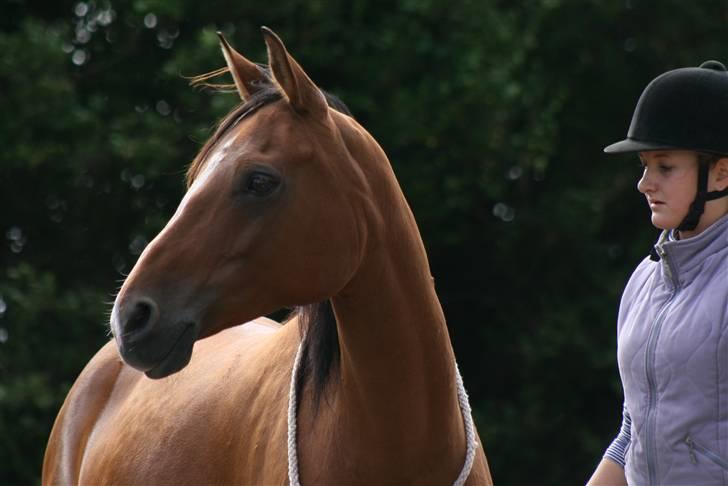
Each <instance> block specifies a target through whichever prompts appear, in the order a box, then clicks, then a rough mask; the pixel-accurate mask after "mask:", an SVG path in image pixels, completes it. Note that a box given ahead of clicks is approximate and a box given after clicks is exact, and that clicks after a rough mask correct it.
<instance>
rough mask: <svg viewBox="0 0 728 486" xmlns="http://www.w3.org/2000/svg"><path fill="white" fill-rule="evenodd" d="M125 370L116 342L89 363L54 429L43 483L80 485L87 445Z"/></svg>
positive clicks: (49, 443)
mask: <svg viewBox="0 0 728 486" xmlns="http://www.w3.org/2000/svg"><path fill="white" fill-rule="evenodd" d="M122 367H123V363H122V361H121V358H120V357H119V355H118V353H117V351H116V347H115V345H114V342H113V341H110V342H108V343H106V345H104V346H103V347H102V348H101V349H100V350H99V351H98V352H97V353H96V355H95V356H94V357H93V358H92V359H91V361H89V363H88V364H87V365H86V367H85V368H84V369H83V371H81V374H80V375H79V377H78V378H77V379H76V382H75V383H74V384H73V387H71V390H70V391H69V393H68V395H67V396H66V399H65V401H64V402H63V406H62V407H61V410H60V412H59V413H58V416H57V417H56V421H55V423H54V425H53V430H52V431H51V435H50V438H49V439H48V446H47V448H46V452H45V457H44V460H43V473H42V478H43V479H42V482H43V484H44V485H46V484H47V485H50V484H54V485H55V484H77V483H78V480H79V471H80V468H81V464H82V461H83V456H84V452H85V449H86V443H87V441H88V438H89V436H90V434H91V432H92V431H93V429H94V425H95V423H96V421H97V419H98V417H99V416H100V415H101V413H102V411H103V409H104V407H105V406H106V404H107V402H108V399H109V396H110V395H111V392H112V390H113V388H114V384H115V383H116V380H117V377H118V376H119V372H120V370H121V369H122Z"/></svg>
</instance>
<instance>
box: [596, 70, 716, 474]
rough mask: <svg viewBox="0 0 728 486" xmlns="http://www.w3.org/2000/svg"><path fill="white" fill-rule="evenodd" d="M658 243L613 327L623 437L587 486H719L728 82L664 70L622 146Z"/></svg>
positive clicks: (615, 148)
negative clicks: (631, 159) (635, 167)
mask: <svg viewBox="0 0 728 486" xmlns="http://www.w3.org/2000/svg"><path fill="white" fill-rule="evenodd" d="M604 150H605V152H608V153H625V152H635V153H638V154H639V157H640V160H641V161H642V166H643V169H644V171H643V174H642V178H641V179H640V181H639V183H638V185H637V188H638V190H639V191H640V192H641V193H642V194H644V195H645V197H646V199H647V203H648V204H649V206H650V210H651V211H652V224H653V225H654V226H656V227H657V228H660V229H662V230H663V231H662V234H661V236H660V238H659V239H658V241H657V243H656V244H655V246H654V250H653V251H652V252H651V254H650V257H649V258H645V260H644V261H642V262H641V263H640V264H639V266H638V267H637V269H636V270H635V271H634V273H633V274H632V277H631V278H630V280H629V282H628V283H627V287H626V288H625V290H624V294H623V295H622V302H621V304H620V308H619V315H618V320H617V351H618V352H617V354H618V363H619V373H620V377H621V379H622V387H623V390H624V408H623V421H622V427H621V429H620V432H619V434H618V436H617V438H616V439H615V440H614V441H613V442H612V444H611V445H610V446H609V448H608V449H607V451H606V453H605V455H604V458H603V459H602V461H601V463H600V464H599V465H598V467H597V469H596V471H595V472H594V474H593V476H592V477H591V479H590V480H589V485H590V486H594V485H617V484H632V485H678V484H680V485H698V484H699V485H712V484H728V197H725V196H728V72H726V68H725V66H723V64H721V63H719V62H717V61H707V62H705V63H703V64H702V65H701V66H700V67H698V68H683V69H676V70H673V71H668V72H667V73H664V74H662V75H660V76H658V77H657V78H656V79H654V80H653V81H652V82H651V83H650V84H649V85H648V86H647V87H646V88H645V90H644V91H643V93H642V96H641V97H640V99H639V102H638V103H637V107H636V108H635V112H634V116H633V118H632V123H631V125H630V128H629V132H628V135H627V139H626V140H623V141H621V142H618V143H615V144H613V145H610V146H608V147H607V148H605V149H604Z"/></svg>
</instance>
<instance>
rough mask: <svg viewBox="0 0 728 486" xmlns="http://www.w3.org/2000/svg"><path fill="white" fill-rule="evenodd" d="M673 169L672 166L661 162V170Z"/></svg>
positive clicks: (665, 171) (668, 170)
mask: <svg viewBox="0 0 728 486" xmlns="http://www.w3.org/2000/svg"><path fill="white" fill-rule="evenodd" d="M671 170H672V166H669V165H664V164H660V172H664V173H667V172H670V171H671Z"/></svg>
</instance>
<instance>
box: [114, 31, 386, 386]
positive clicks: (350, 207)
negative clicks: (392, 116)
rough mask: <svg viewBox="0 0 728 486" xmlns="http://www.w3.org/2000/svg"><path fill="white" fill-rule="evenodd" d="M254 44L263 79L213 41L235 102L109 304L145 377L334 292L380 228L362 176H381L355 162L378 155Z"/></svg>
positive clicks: (280, 55)
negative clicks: (209, 342)
mask: <svg viewBox="0 0 728 486" xmlns="http://www.w3.org/2000/svg"><path fill="white" fill-rule="evenodd" d="M263 35H264V38H265V42H266V44H267V48H268V61H269V62H268V65H269V68H266V69H264V68H261V67H259V66H258V65H256V64H254V63H252V62H251V61H249V60H248V59H246V58H245V57H243V56H242V55H241V54H239V53H238V52H236V51H235V50H233V49H232V48H231V47H230V46H229V45H228V44H227V42H226V41H225V40H224V38H222V36H221V44H222V50H223V54H224V56H225V59H226V62H227V66H228V69H229V71H230V73H231V74H232V76H233V79H234V81H235V86H236V88H237V91H238V93H239V95H240V96H241V98H242V99H243V103H242V104H241V105H240V106H239V107H237V108H236V109H234V110H233V111H232V112H231V114H230V115H228V116H227V117H226V118H225V119H224V120H223V121H222V122H221V123H220V126H219V127H218V129H217V131H216V133H215V134H214V135H213V136H212V137H211V139H210V140H208V142H207V143H206V144H205V146H204V147H203V148H202V150H201V151H200V153H199V154H198V156H197V157H196V159H195V160H194V162H193V163H192V165H191V167H190V169H189V172H188V190H187V192H186V194H185V196H184V198H183V199H182V201H181V203H180V205H179V207H178V208H177V210H176V212H175V214H174V215H173V217H172V218H171V219H170V221H169V222H168V224H167V225H166V226H165V227H164V229H163V230H162V231H161V232H160V233H159V235H157V237H156V238H154V240H153V241H152V242H151V243H150V244H149V245H148V246H147V247H146V249H145V250H144V252H143V253H142V255H141V256H140V258H139V260H138V261H137V263H136V265H135V266H134V268H133V269H132V271H131V273H130V274H129V276H128V277H127V279H126V281H125V282H124V285H123V286H122V288H121V291H120V292H119V294H118V296H117V298H116V301H115V303H114V307H113V310H112V314H111V329H112V332H113V334H114V337H115V339H116V343H117V346H118V349H119V351H120V354H121V356H122V358H123V359H124V361H125V362H126V363H128V364H129V365H131V366H132V367H134V368H136V369H138V370H140V371H142V372H145V373H146V375H147V376H149V377H151V378H162V377H165V376H168V375H170V374H172V373H174V372H177V371H179V370H180V369H182V368H184V367H185V366H186V365H187V363H188V362H189V360H190V357H191V354H192V348H193V345H194V342H195V341H196V340H197V339H200V338H204V337H206V336H209V335H211V334H214V333H216V332H218V331H220V330H222V329H225V328H227V327H231V326H233V325H236V324H240V323H243V322H247V321H249V320H252V319H254V318H256V317H259V316H263V315H266V314H269V313H271V312H273V311H276V310H278V309H281V308H283V307H292V306H299V305H305V304H311V303H315V302H320V301H322V300H325V299H326V298H328V297H331V296H333V295H336V294H337V293H339V292H340V291H341V290H342V289H343V288H344V287H345V286H346V285H347V283H349V282H350V280H351V279H352V277H353V276H354V275H355V273H356V271H357V268H358V267H359V266H360V264H361V261H362V258H363V257H364V255H365V246H366V245H367V232H368V231H369V228H370V225H369V224H368V223H366V222H365V221H367V220H372V219H373V220H376V219H377V218H376V215H375V213H376V211H375V210H373V205H372V204H371V199H372V191H373V190H376V189H372V181H371V180H369V179H370V178H369V177H367V176H366V175H365V174H366V172H368V171H371V170H382V169H381V168H377V166H378V165H377V164H373V165H372V167H371V168H367V167H366V165H365V164H362V161H372V160H377V159H381V158H382V157H383V154H382V153H381V149H380V148H379V146H378V145H377V144H376V142H374V140H373V139H372V138H371V136H369V135H368V134H367V133H366V132H365V131H364V130H363V129H362V128H361V127H360V126H359V125H358V124H357V123H356V122H355V121H354V120H353V119H352V118H350V117H349V116H347V115H345V114H342V113H340V112H339V111H337V110H334V109H332V108H331V107H330V106H329V104H328V103H327V98H326V96H325V95H324V93H323V92H322V91H321V90H320V89H319V88H318V87H317V86H316V85H315V84H314V82H313V81H312V80H311V79H310V78H309V77H308V75H307V74H306V73H305V72H304V70H303V69H302V68H301V66H300V65H299V64H298V63H297V62H296V61H295V59H293V57H292V56H291V55H290V54H289V53H288V51H287V50H286V48H285V46H284V44H283V43H282V41H281V40H280V38H278V36H276V34H274V33H273V32H272V31H270V30H269V29H266V28H263ZM387 167H388V166H387ZM385 170H389V169H385Z"/></svg>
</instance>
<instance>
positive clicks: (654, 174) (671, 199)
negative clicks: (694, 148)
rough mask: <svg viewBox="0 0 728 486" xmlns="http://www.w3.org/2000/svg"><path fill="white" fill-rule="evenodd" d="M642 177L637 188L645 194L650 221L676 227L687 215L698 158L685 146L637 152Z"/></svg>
mask: <svg viewBox="0 0 728 486" xmlns="http://www.w3.org/2000/svg"><path fill="white" fill-rule="evenodd" d="M640 160H641V161H642V167H643V172H642V178H641V179H640V180H639V182H638V183H637V189H638V190H639V191H640V192H641V193H642V194H644V195H645V197H646V198H647V204H649V206H650V210H651V211H652V224H653V225H655V226H656V227H657V228H660V229H673V228H677V227H678V226H679V225H680V223H681V222H682V220H683V219H684V218H685V216H687V214H688V210H689V209H690V204H691V203H692V202H693V200H694V199H695V195H696V194H697V185H698V158H697V154H696V153H695V152H690V151H687V150H660V151H654V152H640Z"/></svg>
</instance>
